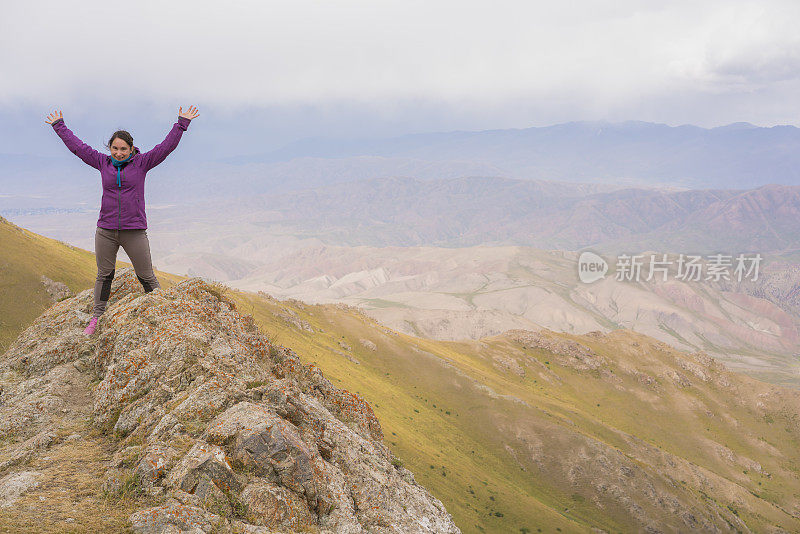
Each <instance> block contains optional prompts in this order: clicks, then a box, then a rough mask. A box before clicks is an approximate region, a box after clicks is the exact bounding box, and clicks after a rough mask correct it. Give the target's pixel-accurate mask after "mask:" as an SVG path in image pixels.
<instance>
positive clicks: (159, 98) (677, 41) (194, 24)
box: [0, 0, 800, 153]
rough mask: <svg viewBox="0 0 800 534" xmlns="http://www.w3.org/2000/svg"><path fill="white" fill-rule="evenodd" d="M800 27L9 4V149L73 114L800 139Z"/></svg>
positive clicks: (397, 10) (752, 10)
mask: <svg viewBox="0 0 800 534" xmlns="http://www.w3.org/2000/svg"><path fill="white" fill-rule="evenodd" d="M798 28H800V2H797V1H791V0H786V1H781V0H772V1H770V0H759V1H737V0H720V1H716V0H703V1H699V2H698V1H697V0H692V1H674V2H664V1H660V2H659V1H652V0H648V1H634V0H613V1H607V2H600V1H588V0H587V1H579V0H574V1H571V2H553V1H552V0H549V1H547V2H538V1H502V0H492V1H491V2H490V1H484V2H474V1H468V0H457V1H450V0H448V1H436V0H424V1H417V0H402V1H394V0H392V1H383V0H364V1H360V0H358V1H356V0H352V1H342V0H338V1H334V0H329V1H307V0H291V1H285V2H270V1H263V0H262V1H249V0H248V1H238V2H219V1H218V2H207V1H202V0H201V1H191V2H190V1H172V0H170V1H163V0H161V1H158V2H156V1H135V2H110V1H104V2H94V1H89V0H83V1H81V2H66V1H63V0H60V1H38V0H26V1H25V2H4V3H3V12H2V17H0V73H2V74H1V75H0V120H4V121H5V124H6V126H5V127H4V128H3V129H4V130H5V132H3V135H2V137H0V141H2V142H3V143H4V144H5V146H6V147H7V150H3V149H0V152H4V151H17V152H20V151H23V149H22V148H21V146H20V144H21V143H22V142H23V141H20V140H21V139H33V137H31V136H29V135H28V134H26V131H27V130H26V127H23V126H20V125H21V124H23V123H25V121H28V120H29V117H31V116H34V117H35V116H39V117H40V122H39V124H38V125H37V126H36V128H39V127H40V126H41V124H42V123H41V121H43V120H44V117H45V116H46V114H47V112H48V111H49V110H51V109H53V108H61V109H63V110H64V113H65V118H66V117H69V118H70V120H71V121H72V122H69V124H74V123H75V121H79V122H80V121H83V122H82V123H81V124H82V126H84V127H87V128H88V127H89V126H90V125H95V124H96V125H97V126H96V127H97V128H102V131H103V132H106V131H107V132H108V133H110V132H111V131H113V129H114V128H115V127H117V126H118V125H126V126H127V125H139V124H141V125H142V126H140V127H141V128H145V127H144V126H143V125H144V123H145V121H150V122H152V121H153V120H154V118H156V117H164V116H168V117H171V114H172V113H173V112H177V108H178V106H179V105H184V106H186V105H188V104H195V105H197V106H198V107H199V108H200V113H201V120H202V119H205V120H206V121H207V124H216V125H218V128H219V129H218V132H219V133H222V132H229V131H231V130H235V129H236V128H237V125H244V123H247V125H246V126H243V127H242V128H241V129H240V130H239V133H240V134H241V135H243V136H244V137H245V138H247V137H248V136H250V135H252V132H253V131H255V130H253V129H252V128H253V127H254V126H253V125H254V124H260V125H261V127H262V128H264V131H265V132H266V133H265V134H264V136H265V137H264V139H265V140H266V141H267V142H268V144H270V143H271V144H276V143H280V142H281V141H282V140H283V141H290V140H292V139H294V138H297V137H304V136H313V135H353V136H357V135H372V134H395V133H407V132H419V131H440V130H454V129H468V130H478V129H494V128H510V127H513V128H524V127H529V126H542V125H548V124H554V123H558V122H565V121H571V120H596V119H607V120H613V121H619V120H629V119H635V120H646V121H654V122H663V123H667V124H671V125H679V124H684V123H691V124H697V125H700V126H706V127H712V126H718V125H722V124H727V123H731V122H737V121H748V122H752V123H755V124H758V125H763V126H772V125H775V124H794V125H800V99H798V94H799V91H798V89H800V83H799V79H800V31H798ZM172 120H173V119H171V118H168V119H163V120H162V121H161V122H159V123H157V124H156V125H155V126H153V128H156V129H158V131H161V130H164V131H166V129H168V127H169V124H170V123H171V121H172ZM193 126H194V125H193ZM11 128H13V129H14V130H15V132H13V133H14V135H11V133H12V132H10V129H11ZM165 128H166V129H165ZM246 132H249V133H246ZM31 135H32V134H31ZM94 135H95V137H96V138H97V139H99V138H100V134H99V133H96V134H94ZM154 135H155V134H154ZM26 136H27V137H26ZM15 143H17V144H16V145H15ZM235 143H237V144H239V145H242V144H246V143H247V141H246V140H245V139H242V138H237V139H236V141H235ZM94 144H95V146H96V145H97V143H94ZM9 148H10V150H8V149H9ZM257 151H258V150H249V149H247V150H245V149H242V150H241V152H242V153H250V152H257Z"/></svg>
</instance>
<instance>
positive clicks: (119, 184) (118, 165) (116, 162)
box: [111, 152, 133, 187]
mask: <svg viewBox="0 0 800 534" xmlns="http://www.w3.org/2000/svg"><path fill="white" fill-rule="evenodd" d="M132 156H133V152H131V154H130V156H128V157H127V158H125V159H123V160H121V161H119V160H117V159H116V158H114V156H111V164H112V165H113V166H114V167H116V168H117V187H122V182H121V181H120V175H119V172H120V168H121V167H122V166H123V165H125V164H126V163H128V162H129V161H130V159H131V157H132Z"/></svg>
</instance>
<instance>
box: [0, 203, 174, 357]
mask: <svg viewBox="0 0 800 534" xmlns="http://www.w3.org/2000/svg"><path fill="white" fill-rule="evenodd" d="M130 266H131V265H130V264H129V263H125V262H117V268H122V267H130ZM42 275H44V276H46V277H48V278H50V279H51V280H54V281H57V282H63V283H64V284H66V286H67V287H69V289H70V290H71V291H72V292H73V293H79V292H81V291H83V290H84V289H88V288H91V287H93V286H94V280H95V277H96V275H97V264H96V262H95V257H94V254H93V253H91V252H88V251H86V250H82V249H79V248H76V247H73V246H72V245H68V244H66V243H64V242H62V241H57V240H55V239H50V238H48V237H44V236H41V235H39V234H35V233H33V232H30V231H28V230H25V229H24V228H20V227H19V226H16V225H14V224H12V223H10V222H9V221H7V220H6V219H4V218H2V217H0V350H3V351H4V350H5V347H7V346H8V345H9V344H10V342H11V341H13V340H14V339H16V337H17V336H18V335H19V334H20V332H22V331H23V330H24V329H25V328H26V327H27V326H28V325H30V324H31V323H32V322H33V320H34V319H36V318H37V317H39V315H41V314H42V312H43V311H44V310H46V309H47V308H49V307H50V306H51V305H52V304H53V301H52V299H51V298H50V295H49V294H48V293H47V291H46V290H45V287H44V285H43V284H42V282H41V276H42ZM158 277H159V279H160V280H161V283H162V284H164V285H165V286H169V285H170V284H173V283H176V280H180V277H176V276H174V275H170V274H168V273H161V272H158Z"/></svg>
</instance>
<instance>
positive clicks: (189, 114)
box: [178, 106, 200, 120]
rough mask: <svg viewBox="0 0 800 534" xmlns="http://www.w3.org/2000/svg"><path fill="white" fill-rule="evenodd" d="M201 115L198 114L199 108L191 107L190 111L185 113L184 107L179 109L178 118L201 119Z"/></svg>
mask: <svg viewBox="0 0 800 534" xmlns="http://www.w3.org/2000/svg"><path fill="white" fill-rule="evenodd" d="M199 116H200V113H198V112H197V108H196V107H194V106H189V109H187V110H186V111H183V106H181V107H179V108H178V117H184V118H186V119H189V120H192V119H194V118H195V117H199Z"/></svg>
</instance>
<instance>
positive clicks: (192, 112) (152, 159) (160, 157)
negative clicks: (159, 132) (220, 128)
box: [142, 106, 198, 171]
mask: <svg viewBox="0 0 800 534" xmlns="http://www.w3.org/2000/svg"><path fill="white" fill-rule="evenodd" d="M178 113H179V114H178V122H176V123H175V124H173V125H172V129H171V130H170V131H169V133H168V134H167V137H166V139H164V140H163V141H162V142H160V143H159V144H157V145H156V146H154V147H153V149H152V150H149V151H147V152H145V153H143V154H142V160H143V161H144V168H145V171H149V170H150V169H152V168H153V167H155V166H156V165H158V164H159V163H161V162H162V161H164V160H165V159H166V157H167V156H168V155H169V154H170V152H172V151H173V150H175V149H176V148H177V147H178V142H179V141H180V140H181V136H182V135H183V132H185V131H186V129H187V128H189V123H190V122H191V121H192V119H193V118H194V117H197V116H198V113H197V108H195V107H194V106H192V107H190V108H189V111H187V112H185V113H184V112H183V107H181V108H179V109H178Z"/></svg>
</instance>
